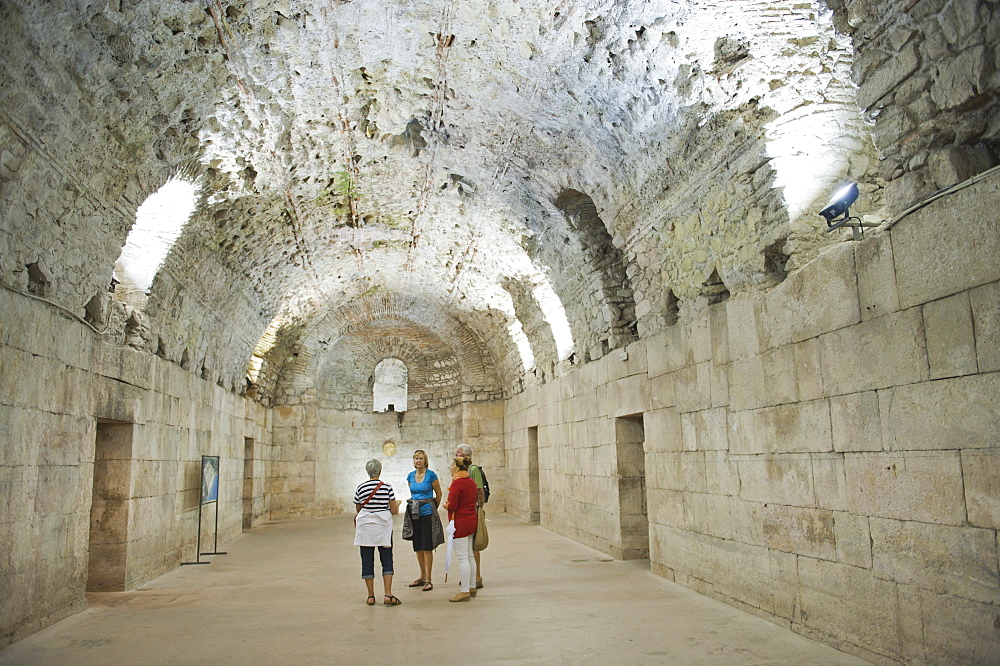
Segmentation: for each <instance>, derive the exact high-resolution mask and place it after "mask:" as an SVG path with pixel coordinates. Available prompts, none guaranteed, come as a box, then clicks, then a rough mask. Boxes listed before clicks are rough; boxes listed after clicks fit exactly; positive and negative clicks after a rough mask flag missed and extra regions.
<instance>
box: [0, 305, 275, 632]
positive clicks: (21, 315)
mask: <svg viewBox="0 0 1000 666" xmlns="http://www.w3.org/2000/svg"><path fill="white" fill-rule="evenodd" d="M0 312H3V313H4V316H3V317H2V318H0V369H2V374H3V376H4V377H5V378H8V380H9V381H4V382H2V383H0V433H2V435H0V441H2V446H0V506H3V507H4V510H3V511H2V512H0V553H2V557H0V581H2V586H0V587H2V590H3V592H2V594H0V647H2V646H3V645H7V644H9V643H10V642H12V641H16V640H18V639H19V638H22V637H24V636H26V635H28V634H31V633H33V632H35V631H38V630H39V629H41V628H43V627H45V626H48V625H50V624H52V623H53V622H56V621H58V620H59V619H61V618H63V617H65V616H67V615H69V614H71V613H74V612H77V611H80V610H82V609H84V608H85V607H86V598H85V591H86V590H87V589H88V587H89V588H91V589H128V588H132V587H135V586H136V585H139V584H141V583H142V582H144V581H146V580H149V579H151V578H153V577H155V576H157V575H159V574H161V573H163V572H165V571H167V570H169V569H171V568H173V567H174V566H176V565H178V564H179V563H180V562H182V561H187V560H191V559H194V558H195V556H196V550H195V541H196V536H197V529H198V524H197V519H198V505H199V499H200V495H199V482H200V460H201V456H202V455H218V456H220V458H221V460H220V485H219V488H220V500H219V503H218V510H219V543H220V544H221V543H224V542H225V541H227V540H228V539H231V538H232V537H233V536H235V535H238V534H239V533H240V530H241V525H242V516H243V513H244V508H243V504H244V500H243V486H244V480H243V477H244V461H243V456H244V443H245V439H244V438H246V437H250V438H253V439H254V441H255V442H256V443H257V444H258V449H257V450H258V453H257V454H256V455H258V456H259V458H258V459H257V460H256V461H255V462H254V464H253V465H252V467H254V468H255V472H254V473H255V474H260V475H263V474H264V473H266V465H267V459H268V458H269V451H268V448H269V434H268V422H267V413H266V411H265V410H264V409H263V408H261V407H260V406H258V405H256V404H255V403H252V402H247V401H245V400H243V399H242V398H240V397H238V396H235V395H233V394H232V393H230V392H228V391H226V390H224V389H222V388H220V387H218V386H217V385H216V384H214V383H213V382H210V381H204V380H202V379H200V378H198V377H197V376H195V375H194V374H192V373H190V372H187V371H185V370H183V369H181V368H180V367H178V366H177V365H175V364H173V363H170V362H168V361H165V360H163V359H160V358H159V357H156V356H154V355H152V354H147V353H143V352H139V351H136V350H134V349H131V348H127V347H118V346H114V345H108V344H106V343H104V342H102V341H100V340H99V339H98V336H97V335H96V334H94V333H93V331H91V330H90V329H88V328H87V327H85V326H84V325H82V324H80V323H79V322H77V321H74V320H70V319H68V318H67V317H65V316H64V315H62V314H61V311H59V310H57V309H55V308H53V307H52V306H50V305H47V304H45V303H42V302H40V301H37V300H34V299H30V298H27V297H24V296H22V295H19V294H16V293H13V292H11V291H9V290H6V289H0ZM109 428H110V429H112V430H113V431H114V432H113V433H112V434H110V435H109V434H108V429H109ZM257 487H258V488H260V490H259V491H258V492H259V493H260V495H259V496H258V497H255V498H254V501H253V502H252V504H251V505H250V507H249V508H250V513H251V515H255V516H256V517H257V519H259V517H260V516H261V515H262V514H265V513H266V511H267V505H266V501H267V498H266V497H265V496H264V495H263V488H262V486H261V485H259V484H258V486H257ZM92 507H93V509H94V511H93V512H92ZM214 518H215V515H214V507H212V506H211V505H209V506H207V507H206V510H205V516H204V521H205V525H204V527H205V534H206V535H212V534H213V533H212V529H214ZM203 538H204V539H205V540H204V541H203V544H204V545H203V547H202V550H203V551H207V550H211V546H212V542H211V541H210V540H209V539H208V537H203Z"/></svg>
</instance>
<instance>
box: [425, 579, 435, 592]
mask: <svg viewBox="0 0 1000 666" xmlns="http://www.w3.org/2000/svg"><path fill="white" fill-rule="evenodd" d="M433 589H434V583H432V582H430V581H427V582H426V583H424V592H430V591H431V590H433Z"/></svg>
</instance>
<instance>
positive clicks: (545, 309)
mask: <svg viewBox="0 0 1000 666" xmlns="http://www.w3.org/2000/svg"><path fill="white" fill-rule="evenodd" d="M533 293H534V296H535V300H536V301H538V305H539V306H540V307H541V309H542V316H543V317H544V318H545V321H546V322H547V323H548V325H549V328H551V329H552V337H553V338H555V341H556V351H557V352H558V354H559V360H560V361H565V360H566V359H567V358H569V356H570V354H572V353H573V332H572V330H571V329H570V327H569V319H567V318H566V309H565V308H563V304H562V301H560V300H559V296H558V295H557V294H556V292H555V290H554V289H553V288H552V284H551V283H550V282H549V281H548V280H547V279H546V280H543V281H542V282H540V283H539V284H537V285H536V286H535V288H534V291H533Z"/></svg>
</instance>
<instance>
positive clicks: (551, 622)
mask: <svg viewBox="0 0 1000 666" xmlns="http://www.w3.org/2000/svg"><path fill="white" fill-rule="evenodd" d="M489 525H490V535H491V544H490V547H489V549H488V550H487V551H486V552H485V553H484V555H483V557H484V561H483V565H484V566H483V568H484V572H483V573H484V581H485V588H484V589H482V590H480V593H479V596H478V597H477V598H476V599H473V600H472V601H470V602H463V603H448V598H449V597H450V596H451V595H452V594H454V593H455V592H456V585H455V582H456V580H457V576H456V575H454V574H455V572H456V569H455V568H454V567H453V575H452V576H449V580H450V581H451V582H450V583H449V584H447V585H446V584H445V583H444V573H443V572H444V549H443V548H441V549H439V550H438V553H439V557H438V560H437V561H436V562H435V583H436V585H437V587H436V588H435V589H434V590H433V591H431V592H422V591H419V590H414V589H409V588H407V586H406V583H408V582H410V581H411V580H413V579H414V578H415V577H416V574H417V573H418V569H417V563H416V558H415V557H414V555H413V553H412V550H411V548H410V545H409V544H408V543H405V542H397V548H396V571H397V574H398V575H397V580H396V581H395V582H396V583H397V584H396V585H394V587H393V590H394V592H395V593H396V594H397V595H398V596H399V598H400V599H402V601H403V605H401V606H398V607H385V606H383V605H382V603H381V601H382V598H381V597H378V600H379V604H378V605H376V606H374V607H369V606H366V605H365V592H364V586H363V583H362V582H361V580H360V562H359V558H358V554H357V551H356V548H355V547H354V546H353V545H352V539H353V533H352V525H351V519H350V517H348V516H336V517H332V518H324V519H319V520H306V521H295V522H281V523H272V524H269V525H265V526H263V527H260V528H258V529H256V530H254V531H253V532H248V533H246V534H244V535H243V536H242V537H241V538H239V539H237V540H235V541H231V542H229V543H226V544H225V546H224V548H223V549H224V550H226V551H228V554H227V555H224V556H223V555H219V556H214V557H211V558H206V559H210V560H211V561H212V563H211V565H208V566H187V567H179V568H178V569H176V570H174V571H172V572H170V573H168V574H166V575H164V576H161V577H160V578H157V579H156V580H153V581H151V582H150V583H148V584H146V585H143V586H142V588H141V589H139V590H136V591H132V592H119V593H104V594H95V595H92V596H91V598H90V608H89V609H88V610H86V611H84V612H82V613H79V614H77V615H74V616H73V617H70V618H67V619H65V620H63V621H62V622H59V623H58V624H56V625H54V626H52V627H49V628H48V629H45V630H44V631H41V632H39V633H37V634H34V635H33V636H30V637H28V638H27V639H25V640H23V641H21V642H19V643H15V644H14V645H12V646H10V647H8V648H7V649H6V650H3V651H0V664H33V665H34V664H127V663H142V664H144V665H151V664H303V663H330V664H351V663H360V662H368V663H431V662H433V663H437V664H444V663H460V662H464V663H477V662H479V663H482V662H520V663H532V664H543V663H574V664H579V663H587V664H598V663H600V664H606V663H659V664H736V663H739V664H777V663H781V664H791V663H794V664H860V663H865V662H862V661H860V660H858V659H856V658H854V657H851V656H849V655H846V654H844V653H841V652H838V651H836V650H833V649H831V648H828V647H825V646H823V645H820V644H819V643H816V642H813V641H811V640H809V639H807V638H804V637H802V636H799V635H797V634H794V633H792V632H790V631H787V630H785V629H781V628H779V627H777V626H775V625H773V624H770V623H769V622H766V621H764V620H761V619H759V618H756V617H753V616H751V615H748V614H746V613H743V612H741V611H738V610H735V609H733V608H730V607H729V606H726V605H725V604H722V603H719V602H717V601H714V600H712V599H709V598H707V597H703V596H701V595H699V594H696V593H695V592H692V591H691V590H688V589H687V588H684V587H681V586H679V585H676V584H674V583H671V582H669V581H666V580H664V579H662V578H660V577H658V576H654V575H653V574H651V573H650V572H649V567H648V562H647V561H631V562H619V561H614V560H610V559H609V558H608V557H606V556H604V555H603V554H601V553H599V552H597V551H595V550H591V549H589V548H587V547H585V546H582V545H580V544H578V543H575V542H573V541H571V540H569V539H566V538H563V537H561V536H558V535H556V534H554V533H552V532H550V531H548V530H546V529H543V528H541V527H539V526H538V525H528V524H525V523H522V522H520V521H517V520H515V519H513V518H511V517H509V516H507V515H499V516H497V517H491V518H490V522H489ZM397 529H398V528H397ZM397 534H398V531H397ZM380 587H381V586H380V585H379V588H380ZM377 589H378V588H377ZM378 591H380V590H378Z"/></svg>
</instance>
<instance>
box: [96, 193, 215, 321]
mask: <svg viewBox="0 0 1000 666" xmlns="http://www.w3.org/2000/svg"><path fill="white" fill-rule="evenodd" d="M197 201H198V185H197V184H196V183H194V182H193V181H191V180H186V179H184V178H181V177H174V178H171V179H170V180H168V181H167V182H166V183H164V184H163V186H162V187H161V188H160V189H158V190H157V191H156V192H154V193H153V194H151V195H149V197H148V198H147V199H146V200H145V201H144V202H143V203H142V205H141V206H139V208H138V210H136V212H135V224H134V225H132V230H131V231H130V232H129V234H128V240H126V242H125V246H124V247H123V248H122V253H121V255H120V256H119V257H118V261H117V262H115V279H116V280H118V282H119V284H118V285H117V287H116V289H115V293H116V294H119V297H120V298H122V300H124V301H125V302H127V303H128V304H129V305H132V306H134V307H138V308H140V309H142V307H144V306H145V304H146V295H147V294H148V293H149V289H150V287H152V286H153V278H155V277H156V273H157V271H159V270H160V267H161V266H162V265H163V260H164V259H166V258H167V253H168V252H170V248H172V247H173V246H174V243H176V242H177V238H178V237H179V236H180V235H181V231H182V230H183V229H184V225H185V224H187V221H188V220H189V219H190V218H191V214H192V213H193V212H194V209H195V205H196V204H197Z"/></svg>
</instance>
